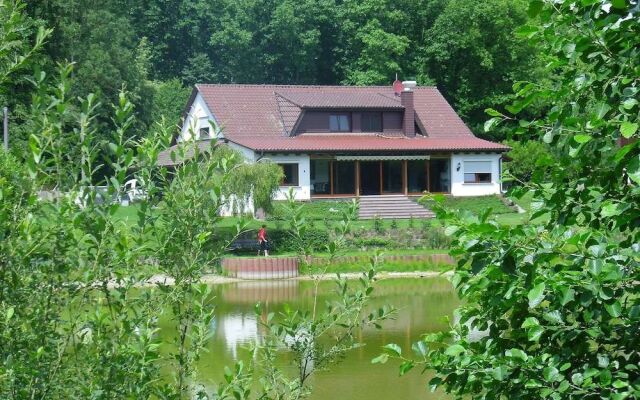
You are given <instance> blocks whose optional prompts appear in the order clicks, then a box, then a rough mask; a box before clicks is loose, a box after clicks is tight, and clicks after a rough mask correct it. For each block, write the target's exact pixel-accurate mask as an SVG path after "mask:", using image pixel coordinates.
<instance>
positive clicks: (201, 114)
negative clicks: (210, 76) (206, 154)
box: [178, 93, 217, 142]
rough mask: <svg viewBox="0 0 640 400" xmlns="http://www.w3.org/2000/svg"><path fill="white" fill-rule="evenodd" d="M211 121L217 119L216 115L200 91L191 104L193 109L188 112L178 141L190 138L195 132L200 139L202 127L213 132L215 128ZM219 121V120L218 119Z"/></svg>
mask: <svg viewBox="0 0 640 400" xmlns="http://www.w3.org/2000/svg"><path fill="white" fill-rule="evenodd" d="M209 121H216V119H215V117H214V116H213V114H212V113H211V110H209V107H207V104H206V103H205V101H204V99H203V98H202V95H201V94H200V93H198V94H197V95H196V98H195V99H194V100H193V104H191V109H190V110H189V112H188V113H187V116H186V118H185V121H184V124H182V130H181V132H180V136H178V142H182V141H184V140H190V139H191V135H192V134H195V136H196V140H198V139H200V128H206V127H208V128H209V132H210V133H211V134H213V133H214V132H213V128H212V127H211V124H210V123H209ZM216 122H217V121H216Z"/></svg>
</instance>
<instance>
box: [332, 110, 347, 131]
mask: <svg viewBox="0 0 640 400" xmlns="http://www.w3.org/2000/svg"><path fill="white" fill-rule="evenodd" d="M329 130H330V131H331V132H350V131H351V118H350V115H349V114H331V115H330V116H329Z"/></svg>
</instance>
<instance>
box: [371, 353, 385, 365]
mask: <svg viewBox="0 0 640 400" xmlns="http://www.w3.org/2000/svg"><path fill="white" fill-rule="evenodd" d="M388 360H389V354H387V353H383V354H380V355H379V356H378V357H376V358H374V359H373V360H371V364H384V363H386V362H387V361H388Z"/></svg>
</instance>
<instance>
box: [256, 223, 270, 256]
mask: <svg viewBox="0 0 640 400" xmlns="http://www.w3.org/2000/svg"><path fill="white" fill-rule="evenodd" d="M268 243H269V241H268V240H267V226H266V225H262V228H260V230H258V245H259V246H260V249H259V250H258V255H260V252H261V251H264V256H265V257H267V256H269V247H268Z"/></svg>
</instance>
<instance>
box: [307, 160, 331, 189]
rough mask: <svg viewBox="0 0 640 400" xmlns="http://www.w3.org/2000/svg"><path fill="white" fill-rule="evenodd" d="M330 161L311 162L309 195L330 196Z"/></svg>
mask: <svg viewBox="0 0 640 400" xmlns="http://www.w3.org/2000/svg"><path fill="white" fill-rule="evenodd" d="M330 163H331V162H330V161H329V160H311V173H310V175H311V193H312V194H330V193H331V182H330V177H329V173H330V167H329V165H330Z"/></svg>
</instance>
